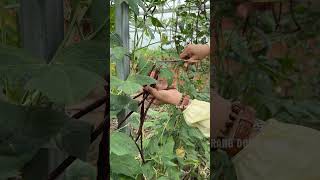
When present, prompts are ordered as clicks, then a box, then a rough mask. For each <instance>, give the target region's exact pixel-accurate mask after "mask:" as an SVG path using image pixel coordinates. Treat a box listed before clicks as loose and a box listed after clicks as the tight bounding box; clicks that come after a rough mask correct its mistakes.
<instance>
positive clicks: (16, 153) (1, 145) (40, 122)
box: [0, 101, 69, 179]
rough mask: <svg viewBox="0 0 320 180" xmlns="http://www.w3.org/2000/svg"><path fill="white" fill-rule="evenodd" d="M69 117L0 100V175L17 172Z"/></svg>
mask: <svg viewBox="0 0 320 180" xmlns="http://www.w3.org/2000/svg"><path fill="white" fill-rule="evenodd" d="M68 120H69V118H68V117H67V116H66V115H65V114H64V113H63V112H57V111H53V110H50V109H47V108H39V107H22V106H17V105H13V104H9V103H4V102H1V101H0V179H3V178H8V177H10V176H12V175H16V173H17V172H18V171H19V170H20V169H21V168H22V167H23V166H24V165H25V164H26V163H27V162H28V161H30V160H31V159H32V157H33V156H34V155H35V153H36V152H37V151H38V150H39V149H40V148H41V147H42V146H43V145H44V144H45V143H47V142H48V141H49V140H50V139H51V137H53V136H55V135H56V134H57V133H58V132H59V130H60V129H61V127H62V126H63V125H64V123H66V122H67V121H68Z"/></svg>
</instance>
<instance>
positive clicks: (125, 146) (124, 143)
mask: <svg viewBox="0 0 320 180" xmlns="http://www.w3.org/2000/svg"><path fill="white" fill-rule="evenodd" d="M110 151H111V152H112V153H114V154H116V155H119V156H121V155H128V154H129V155H132V156H136V155H137V154H138V153H139V152H138V149H137V147H136V145H135V143H134V142H133V140H132V139H131V138H130V137H129V136H128V135H126V134H124V133H122V132H113V133H112V134H111V138H110Z"/></svg>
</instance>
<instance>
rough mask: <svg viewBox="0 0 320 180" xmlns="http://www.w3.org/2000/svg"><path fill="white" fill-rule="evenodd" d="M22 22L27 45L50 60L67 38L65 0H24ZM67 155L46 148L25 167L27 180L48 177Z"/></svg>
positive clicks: (22, 30)
mask: <svg viewBox="0 0 320 180" xmlns="http://www.w3.org/2000/svg"><path fill="white" fill-rule="evenodd" d="M19 21H20V22H19V23H20V30H21V39H22V45H23V47H24V48H25V49H26V50H27V51H29V52H30V53H31V54H33V55H34V56H37V57H39V58H43V59H45V60H46V61H47V62H49V61H50V60H51V58H52V57H53V55H54V54H55V52H56V50H57V48H58V46H59V45H60V43H61V42H62V40H63V38H64V17H63V0H56V1H52V0H20V17H19ZM64 157H65V155H64V154H63V153H62V152H61V151H59V150H53V149H47V148H42V149H41V150H39V152H38V154H37V155H36V156H35V157H34V159H33V160H31V162H30V163H29V164H28V165H26V166H25V168H24V169H23V176H24V179H26V180H28V179H30V180H31V179H32V180H44V179H47V177H48V174H49V173H50V172H51V171H52V170H53V169H54V168H55V167H56V166H58V163H60V162H61V161H62V160H63V158H64ZM63 176H64V175H62V176H61V177H60V178H58V179H57V180H63V179H64V177H63Z"/></svg>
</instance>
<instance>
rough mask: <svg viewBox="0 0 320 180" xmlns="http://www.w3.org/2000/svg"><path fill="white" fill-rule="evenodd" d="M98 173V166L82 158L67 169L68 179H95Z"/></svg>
mask: <svg viewBox="0 0 320 180" xmlns="http://www.w3.org/2000/svg"><path fill="white" fill-rule="evenodd" d="M96 174H97V173H96V168H95V167H94V166H92V165H90V164H89V163H86V162H83V161H81V160H76V161H75V162H74V163H72V164H71V166H69V167H68V169H67V170H66V180H79V179H85V180H95V179H96V177H97V175H96Z"/></svg>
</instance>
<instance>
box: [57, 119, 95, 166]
mask: <svg viewBox="0 0 320 180" xmlns="http://www.w3.org/2000/svg"><path fill="white" fill-rule="evenodd" d="M91 132H92V125H91V124H89V123H87V122H84V121H79V120H71V121H69V122H68V123H67V124H66V125H65V126H64V127H63V129H62V132H61V133H60V134H59V135H58V136H57V139H56V142H57V144H58V146H59V148H61V150H63V151H65V152H67V153H68V154H69V155H72V156H75V157H77V158H79V159H81V160H83V161H85V160H86V158H87V152H88V150H89V147H90V144H91V142H90V141H91V139H90V137H91Z"/></svg>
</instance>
